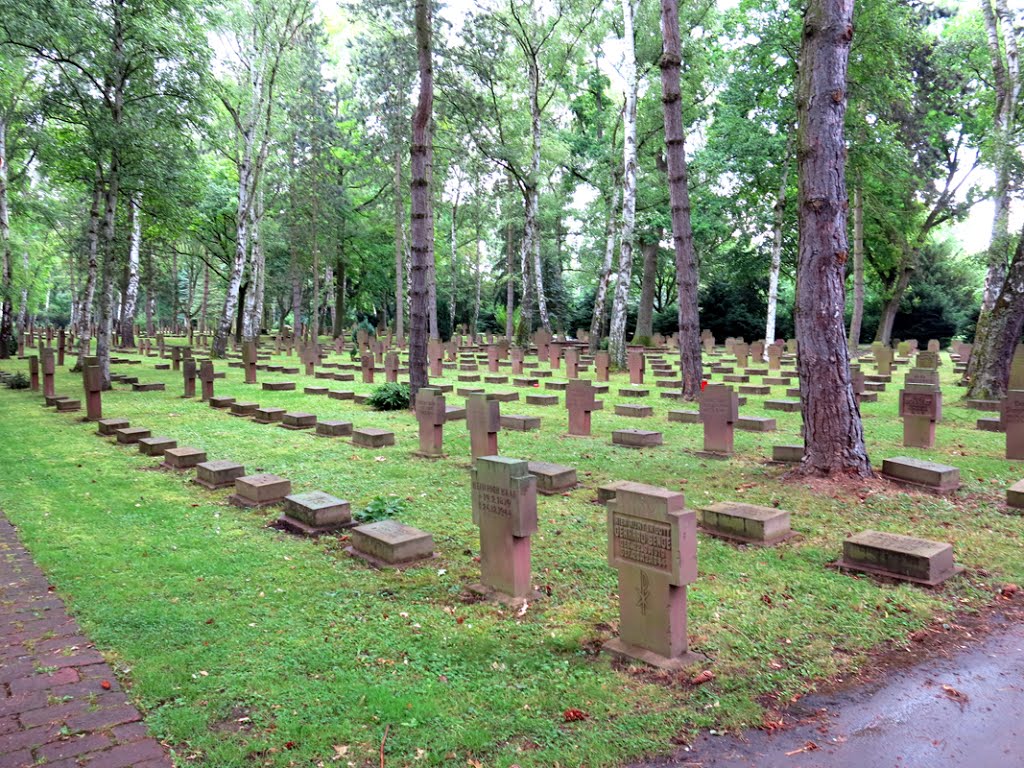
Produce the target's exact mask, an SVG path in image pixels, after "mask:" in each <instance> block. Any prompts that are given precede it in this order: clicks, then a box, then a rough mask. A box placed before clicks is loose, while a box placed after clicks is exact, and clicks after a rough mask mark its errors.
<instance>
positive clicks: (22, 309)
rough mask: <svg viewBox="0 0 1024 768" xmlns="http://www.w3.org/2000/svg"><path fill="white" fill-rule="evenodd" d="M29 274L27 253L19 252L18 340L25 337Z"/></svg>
mask: <svg viewBox="0 0 1024 768" xmlns="http://www.w3.org/2000/svg"><path fill="white" fill-rule="evenodd" d="M30 283H31V274H30V269H29V262H28V251H22V252H21V285H22V287H21V302H20V303H19V304H18V340H19V342H20V341H21V339H23V338H24V337H25V329H26V327H27V325H28V296H29V290H28V289H29V284H30Z"/></svg>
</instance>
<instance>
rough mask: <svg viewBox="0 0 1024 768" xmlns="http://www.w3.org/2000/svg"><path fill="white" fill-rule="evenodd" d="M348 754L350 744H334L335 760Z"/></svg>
mask: <svg viewBox="0 0 1024 768" xmlns="http://www.w3.org/2000/svg"><path fill="white" fill-rule="evenodd" d="M347 754H348V745H347V744H335V745H334V759H335V760H341V758H343V757H345V755H347Z"/></svg>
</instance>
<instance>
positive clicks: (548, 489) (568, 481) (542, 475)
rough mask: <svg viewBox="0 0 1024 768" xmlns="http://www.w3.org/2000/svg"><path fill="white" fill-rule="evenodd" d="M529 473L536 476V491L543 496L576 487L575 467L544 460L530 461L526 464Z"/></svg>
mask: <svg viewBox="0 0 1024 768" xmlns="http://www.w3.org/2000/svg"><path fill="white" fill-rule="evenodd" d="M527 466H528V467H529V470H530V474H531V475H534V476H535V477H536V478H537V493H542V494H544V495H545V496H554V495H555V494H559V493H564V492H565V491H571V490H572V489H573V488H575V487H576V485H577V482H576V468H575V467H566V466H563V465H561V464H550V463H548V462H546V461H531V462H529V463H528V465H527Z"/></svg>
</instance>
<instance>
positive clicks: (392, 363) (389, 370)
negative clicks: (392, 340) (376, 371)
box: [384, 352, 398, 383]
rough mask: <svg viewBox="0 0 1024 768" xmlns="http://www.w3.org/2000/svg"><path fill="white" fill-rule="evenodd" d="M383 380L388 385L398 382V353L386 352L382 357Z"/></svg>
mask: <svg viewBox="0 0 1024 768" xmlns="http://www.w3.org/2000/svg"><path fill="white" fill-rule="evenodd" d="M384 378H385V380H386V381H388V382H389V383H395V382H397V381H398V353H397V352H388V353H387V355H385V356H384Z"/></svg>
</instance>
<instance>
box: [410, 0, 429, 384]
mask: <svg viewBox="0 0 1024 768" xmlns="http://www.w3.org/2000/svg"><path fill="white" fill-rule="evenodd" d="M431 3H432V0H416V52H417V63H418V65H419V79H420V84H419V96H418V99H417V103H416V111H415V112H414V113H413V119H412V144H411V146H410V148H409V155H410V158H411V163H410V166H411V169H410V170H411V174H412V182H411V198H412V259H411V262H412V281H411V283H410V287H409V292H410V294H411V296H412V308H411V313H410V316H409V392H410V403H415V402H416V393H417V392H419V390H420V388H421V387H424V386H426V384H427V334H428V331H429V330H430V328H429V327H428V323H429V312H428V308H427V301H428V299H429V291H428V289H427V280H428V277H429V273H430V268H431V267H432V266H433V263H434V233H433V220H432V218H431V216H430V194H431V192H430V179H431V164H432V162H433V144H432V142H433V138H432V136H431V130H430V127H431V126H430V124H431V120H432V118H433V113H434V70H433V63H432V61H431V56H432V52H431V31H432V30H431V17H432V13H431V11H432V8H431Z"/></svg>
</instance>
